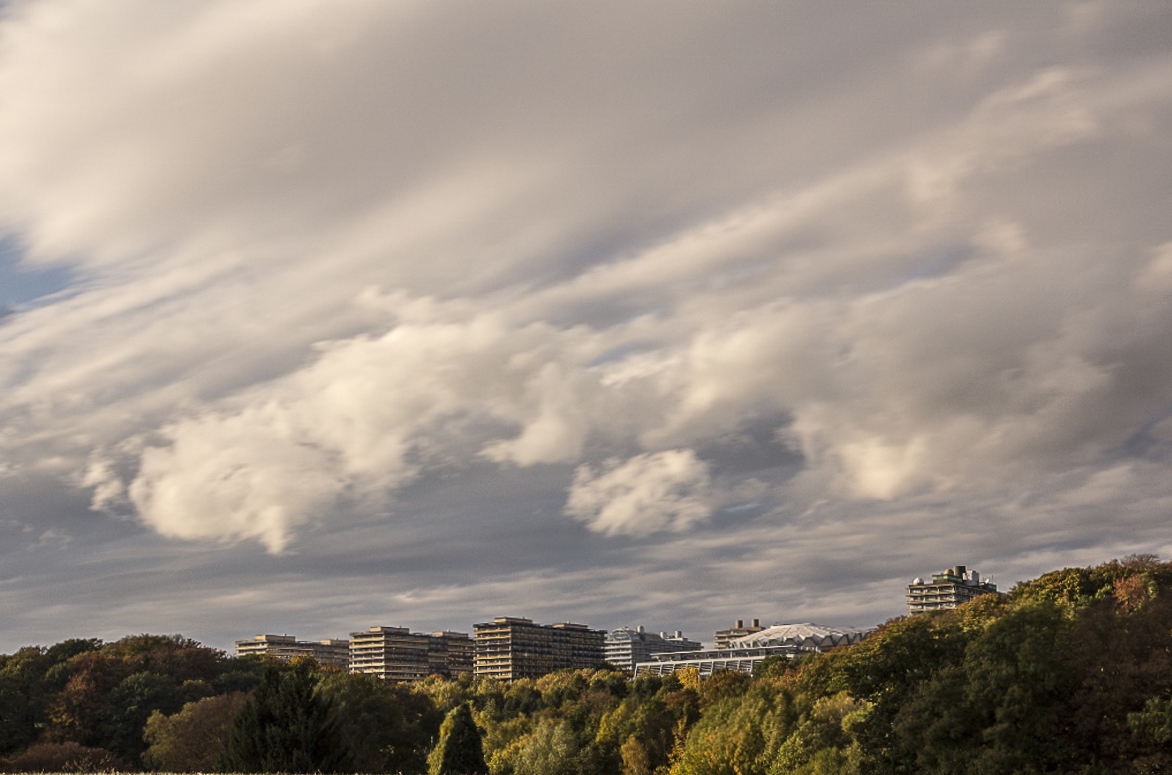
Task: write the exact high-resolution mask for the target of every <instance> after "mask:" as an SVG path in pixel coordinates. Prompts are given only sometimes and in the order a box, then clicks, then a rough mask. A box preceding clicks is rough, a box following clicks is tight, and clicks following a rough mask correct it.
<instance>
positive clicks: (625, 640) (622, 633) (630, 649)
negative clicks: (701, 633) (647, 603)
mask: <svg viewBox="0 0 1172 775" xmlns="http://www.w3.org/2000/svg"><path fill="white" fill-rule="evenodd" d="M701 648H703V644H701V643H698V642H696V641H692V640H688V639H687V638H685V637H684V634H683V633H682V632H680V631H679V630H676V631H675V632H674V633H672V634H670V635H669V634H668V633H666V632H660V633H658V634H656V633H654V632H647V631H646V630H644V629H643V626H642V625H640V626H638V627H636V628H635V629H633V630H632V629H631V628H630V627H619V628H618V629H617V630H611V631H610V632H609V633H607V635H606V641H605V642H604V643H603V651H604V655H605V658H606V661H607V662H609V663H610V664H612V665H614V666H615V667H619V668H622V669H623V670H625V671H627V672H628V673H634V672H635V665H636V664H638V663H639V662H647V661H649V660H650V659H651V655H652V654H661V653H664V652H684V651H699V650H700V649H701Z"/></svg>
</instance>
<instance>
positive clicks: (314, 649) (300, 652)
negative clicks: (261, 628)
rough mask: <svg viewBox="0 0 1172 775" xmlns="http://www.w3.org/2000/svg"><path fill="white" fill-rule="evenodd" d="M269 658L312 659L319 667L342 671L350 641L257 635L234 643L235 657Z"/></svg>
mask: <svg viewBox="0 0 1172 775" xmlns="http://www.w3.org/2000/svg"><path fill="white" fill-rule="evenodd" d="M250 654H251V655H256V656H264V657H271V658H273V659H279V660H281V661H282V662H288V661H289V660H291V659H293V658H294V657H312V658H313V659H316V660H317V663H318V664H319V665H332V666H333V667H340V668H342V669H343V670H345V669H346V667H347V666H348V665H349V663H350V641H347V640H320V641H312V640H297V638H296V637H295V636H293V635H257V636H256V637H255V638H253V639H252V640H238V641H236V656H238V657H244V656H248V655H250Z"/></svg>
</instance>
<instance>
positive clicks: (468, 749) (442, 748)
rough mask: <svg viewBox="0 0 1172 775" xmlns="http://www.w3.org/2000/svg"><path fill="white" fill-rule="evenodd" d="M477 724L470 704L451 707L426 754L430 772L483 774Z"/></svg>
mask: <svg viewBox="0 0 1172 775" xmlns="http://www.w3.org/2000/svg"><path fill="white" fill-rule="evenodd" d="M480 735H481V732H480V728H479V727H477V726H476V721H475V720H474V719H473V718H472V705H471V704H470V703H464V704H462V705H458V706H456V707H455V708H453V709H452V711H451V712H450V713H449V714H448V716H447V718H445V719H444V723H443V726H441V727H440V738H439V743H438V744H437V745H436V747H435V749H434V750H433V751H432V752H431V756H430V757H428V765H429V766H428V772H429V773H430V775H486V773H488V765H487V764H485V762H484V747H483V744H482V743H481V740H480Z"/></svg>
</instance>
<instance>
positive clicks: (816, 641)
mask: <svg viewBox="0 0 1172 775" xmlns="http://www.w3.org/2000/svg"><path fill="white" fill-rule="evenodd" d="M869 634H870V631H869V630H858V629H854V628H838V627H825V626H823V625H820V624H811V623H808V622H807V623H802V624H778V625H774V626H773V627H769V628H767V629H766V628H762V629H759V630H758V631H757V632H752V633H749V634H748V635H744V636H741V637H740V638H735V639H733V640H731V641H729V643H728V644H727V645H726V646H724V647H723V648H719V649H711V650H709V651H694V652H690V653H669V654H652V655H651V659H649V660H648V661H646V662H640V663H638V664H636V665H635V675H636V676H640V675H667V674H669V673H673V672H675V671H676V670H680V669H683V668H685V667H694V668H696V669H698V670H699V671H700V675H701V676H702V677H707V676H710V675H712V674H713V673H715V672H717V671H719V670H738V671H740V672H742V673H751V672H753V668H755V667H757V665H759V664H761V663H762V662H764V661H765V660H766V659H767V658H769V657H773V656H778V657H785V658H786V659H793V658H795V657H797V656H799V655H801V654H808V653H811V652H816V653H821V652H825V651H829V650H830V649H833V648H838V647H840V646H849V645H851V644H854V643H858V642H859V641H861V640H863V639H864V638H866V637H867V636H868V635H869Z"/></svg>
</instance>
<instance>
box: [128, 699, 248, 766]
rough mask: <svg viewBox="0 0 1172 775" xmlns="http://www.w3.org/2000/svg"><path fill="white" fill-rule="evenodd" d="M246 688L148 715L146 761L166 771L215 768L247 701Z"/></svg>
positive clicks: (144, 736) (145, 731)
mask: <svg viewBox="0 0 1172 775" xmlns="http://www.w3.org/2000/svg"><path fill="white" fill-rule="evenodd" d="M247 699H248V695H246V694H244V693H243V692H232V693H231V694H220V695H216V696H214V697H205V698H204V699H202V700H199V701H197V702H189V703H187V704H186V705H184V706H183V709H182V710H180V711H179V712H178V713H175V714H173V715H170V716H166V715H164V714H163V713H160V712H159V711H157V710H156V711H155V712H153V713H152V714H151V716H150V718H148V719H147V722H146V726H145V728H144V730H143V739H144V740H145V742H146V743H147V745H148V748H147V749H146V752H145V753H144V754H143V756H142V760H143V762H144V763H145V764H146V765H147V766H148V767H151V768H153V769H156V770H160V771H163V772H214V771H215V770H216V768H217V767H219V765H220V762H221V761H222V760H223V758H224V757H225V755H226V754H227V751H228V735H229V733H230V732H231V730H232V726H233V723H234V722H235V720H236V714H237V713H239V712H240V708H241V707H243V705H244V703H245V702H246V701H247Z"/></svg>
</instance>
